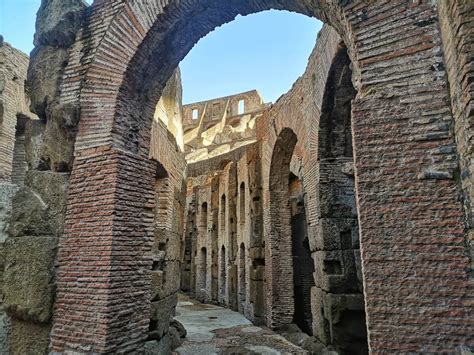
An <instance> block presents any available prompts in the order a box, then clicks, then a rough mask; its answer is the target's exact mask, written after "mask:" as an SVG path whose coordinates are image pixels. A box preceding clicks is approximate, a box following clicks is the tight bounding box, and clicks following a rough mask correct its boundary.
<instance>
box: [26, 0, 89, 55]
mask: <svg viewBox="0 0 474 355" xmlns="http://www.w3.org/2000/svg"><path fill="white" fill-rule="evenodd" d="M85 8H87V4H86V3H85V2H84V1H82V0H43V1H41V7H40V8H39V10H38V16H37V20H36V33H35V37H34V44H35V46H39V45H50V46H55V47H64V48H67V47H70V46H71V45H72V44H73V43H74V40H75V38H76V32H77V31H78V29H79V27H80V26H81V23H82V19H83V15H84V9H85Z"/></svg>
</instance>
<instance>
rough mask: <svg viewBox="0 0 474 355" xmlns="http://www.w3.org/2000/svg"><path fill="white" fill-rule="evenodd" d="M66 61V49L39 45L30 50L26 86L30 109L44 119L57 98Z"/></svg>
mask: <svg viewBox="0 0 474 355" xmlns="http://www.w3.org/2000/svg"><path fill="white" fill-rule="evenodd" d="M67 62H68V52H67V50H66V49H62V48H57V47H50V46H39V47H36V48H35V49H34V50H33V52H31V59H30V66H29V67H28V79H27V87H28V93H29V97H30V100H31V104H30V109H31V111H32V112H34V113H36V114H37V115H38V117H39V118H41V119H43V120H46V119H47V118H48V116H49V111H50V109H51V106H52V105H53V103H57V102H58V99H59V87H60V83H61V80H62V75H63V72H64V68H65V66H66V65H67Z"/></svg>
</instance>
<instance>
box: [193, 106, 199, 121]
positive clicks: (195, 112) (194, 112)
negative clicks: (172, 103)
mask: <svg viewBox="0 0 474 355" xmlns="http://www.w3.org/2000/svg"><path fill="white" fill-rule="evenodd" d="M198 118H199V110H198V109H197V108H195V109H193V120H197V119H198Z"/></svg>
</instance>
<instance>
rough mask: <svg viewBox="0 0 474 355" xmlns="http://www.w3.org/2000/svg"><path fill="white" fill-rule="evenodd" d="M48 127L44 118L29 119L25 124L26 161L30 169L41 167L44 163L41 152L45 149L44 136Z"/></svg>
mask: <svg viewBox="0 0 474 355" xmlns="http://www.w3.org/2000/svg"><path fill="white" fill-rule="evenodd" d="M45 129H46V123H45V122H44V121H42V120H28V121H27V122H26V126H25V151H26V162H27V163H28V168H29V170H35V169H37V168H40V169H39V170H42V169H41V168H43V164H42V161H41V154H42V151H43V138H44V132H45Z"/></svg>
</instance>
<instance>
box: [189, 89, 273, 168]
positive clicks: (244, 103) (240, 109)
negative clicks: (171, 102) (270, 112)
mask: <svg viewBox="0 0 474 355" xmlns="http://www.w3.org/2000/svg"><path fill="white" fill-rule="evenodd" d="M268 107H269V105H268V104H265V103H264V102H263V99H262V97H261V96H260V94H259V93H258V91H256V90H253V91H249V92H245V93H240V94H236V95H231V96H226V97H222V98H217V99H214V100H209V101H204V102H198V103H193V104H189V105H185V106H184V107H183V112H184V122H185V126H184V131H185V132H186V133H185V135H184V143H185V153H186V160H187V162H188V163H195V162H198V161H202V160H206V159H210V158H214V157H216V156H220V155H222V154H226V153H229V152H231V151H233V150H235V149H238V148H240V147H242V146H245V145H248V144H251V143H253V142H255V137H256V131H255V127H256V122H257V120H258V118H259V117H261V116H262V114H263V112H264V111H265V110H266V109H267V108H268Z"/></svg>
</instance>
